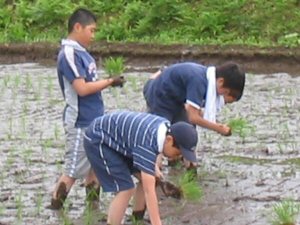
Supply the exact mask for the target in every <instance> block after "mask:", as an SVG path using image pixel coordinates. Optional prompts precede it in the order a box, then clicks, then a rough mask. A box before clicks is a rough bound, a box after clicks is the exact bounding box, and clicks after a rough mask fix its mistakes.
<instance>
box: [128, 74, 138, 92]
mask: <svg viewBox="0 0 300 225" xmlns="http://www.w3.org/2000/svg"><path fill="white" fill-rule="evenodd" d="M127 79H128V80H129V82H130V84H131V87H132V90H133V91H135V92H136V91H138V89H139V87H138V82H137V78H136V77H134V76H129V77H128V78H127Z"/></svg>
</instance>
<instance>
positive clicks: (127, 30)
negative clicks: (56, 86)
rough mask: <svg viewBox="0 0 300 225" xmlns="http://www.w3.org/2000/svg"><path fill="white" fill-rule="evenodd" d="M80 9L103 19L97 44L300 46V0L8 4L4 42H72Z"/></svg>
mask: <svg viewBox="0 0 300 225" xmlns="http://www.w3.org/2000/svg"><path fill="white" fill-rule="evenodd" d="M77 7H85V8H88V9H90V10H92V11H93V12H95V14H96V15H97V17H98V22H99V23H98V31H97V40H107V41H122V42H123V41H126V42H151V43H153V42H154V43H164V44H172V43H183V44H218V45H225V44H243V45H250V46H261V47H265V46H289V47H296V46H299V44H300V10H299V9H300V1H299V0H273V1H264V0H201V1H196V0H189V1H187V0H155V1H150V0H148V1H142V0H127V1H126V0H114V1H112V0H102V1H99V0H89V1H87V0H76V1H71V0H65V1H63V2H62V1H60V0H52V1H50V0H35V1H34V0H6V1H4V0H2V1H0V42H2V43H3V42H33V41H51V42H57V41H59V40H60V39H61V38H62V37H65V36H66V21H67V19H68V16H69V15H70V14H71V13H72V11H73V10H74V9H75V8H77Z"/></svg>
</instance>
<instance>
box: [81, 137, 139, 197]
mask: <svg viewBox="0 0 300 225" xmlns="http://www.w3.org/2000/svg"><path fill="white" fill-rule="evenodd" d="M84 148H85V151H86V155H87V158H88V160H89V161H90V163H91V167H92V169H93V170H94V172H95V174H96V176H97V178H98V180H99V182H100V185H101V186H102V188H103V191H104V192H120V191H125V190H129V189H131V188H134V187H135V185H134V182H133V180H132V177H131V175H132V174H133V173H136V172H139V171H138V170H137V169H135V168H134V167H133V161H132V159H131V158H127V157H125V156H123V155H122V154H120V153H118V152H116V151H115V150H114V149H111V148H110V147H108V146H107V145H105V144H100V143H99V141H98V140H97V139H93V138H92V139H91V138H89V137H87V136H85V138H84Z"/></svg>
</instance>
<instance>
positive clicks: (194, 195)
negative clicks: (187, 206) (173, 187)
mask: <svg viewBox="0 0 300 225" xmlns="http://www.w3.org/2000/svg"><path fill="white" fill-rule="evenodd" d="M178 184H179V187H180V189H181V191H182V195H183V197H184V199H186V200H189V201H199V200H200V199H201V198H202V196H203V191H202V189H201V188H200V187H199V184H198V183H197V180H196V179H195V174H194V173H193V172H192V171H187V172H185V173H183V174H182V175H181V176H180V177H179V181H178Z"/></svg>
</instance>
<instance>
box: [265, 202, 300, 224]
mask: <svg viewBox="0 0 300 225" xmlns="http://www.w3.org/2000/svg"><path fill="white" fill-rule="evenodd" d="M272 209H273V212H272V219H271V223H272V225H296V222H297V217H298V215H299V213H300V204H299V203H297V202H295V201H293V200H284V201H282V202H280V203H276V204H275V205H274V206H273V208H272Z"/></svg>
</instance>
